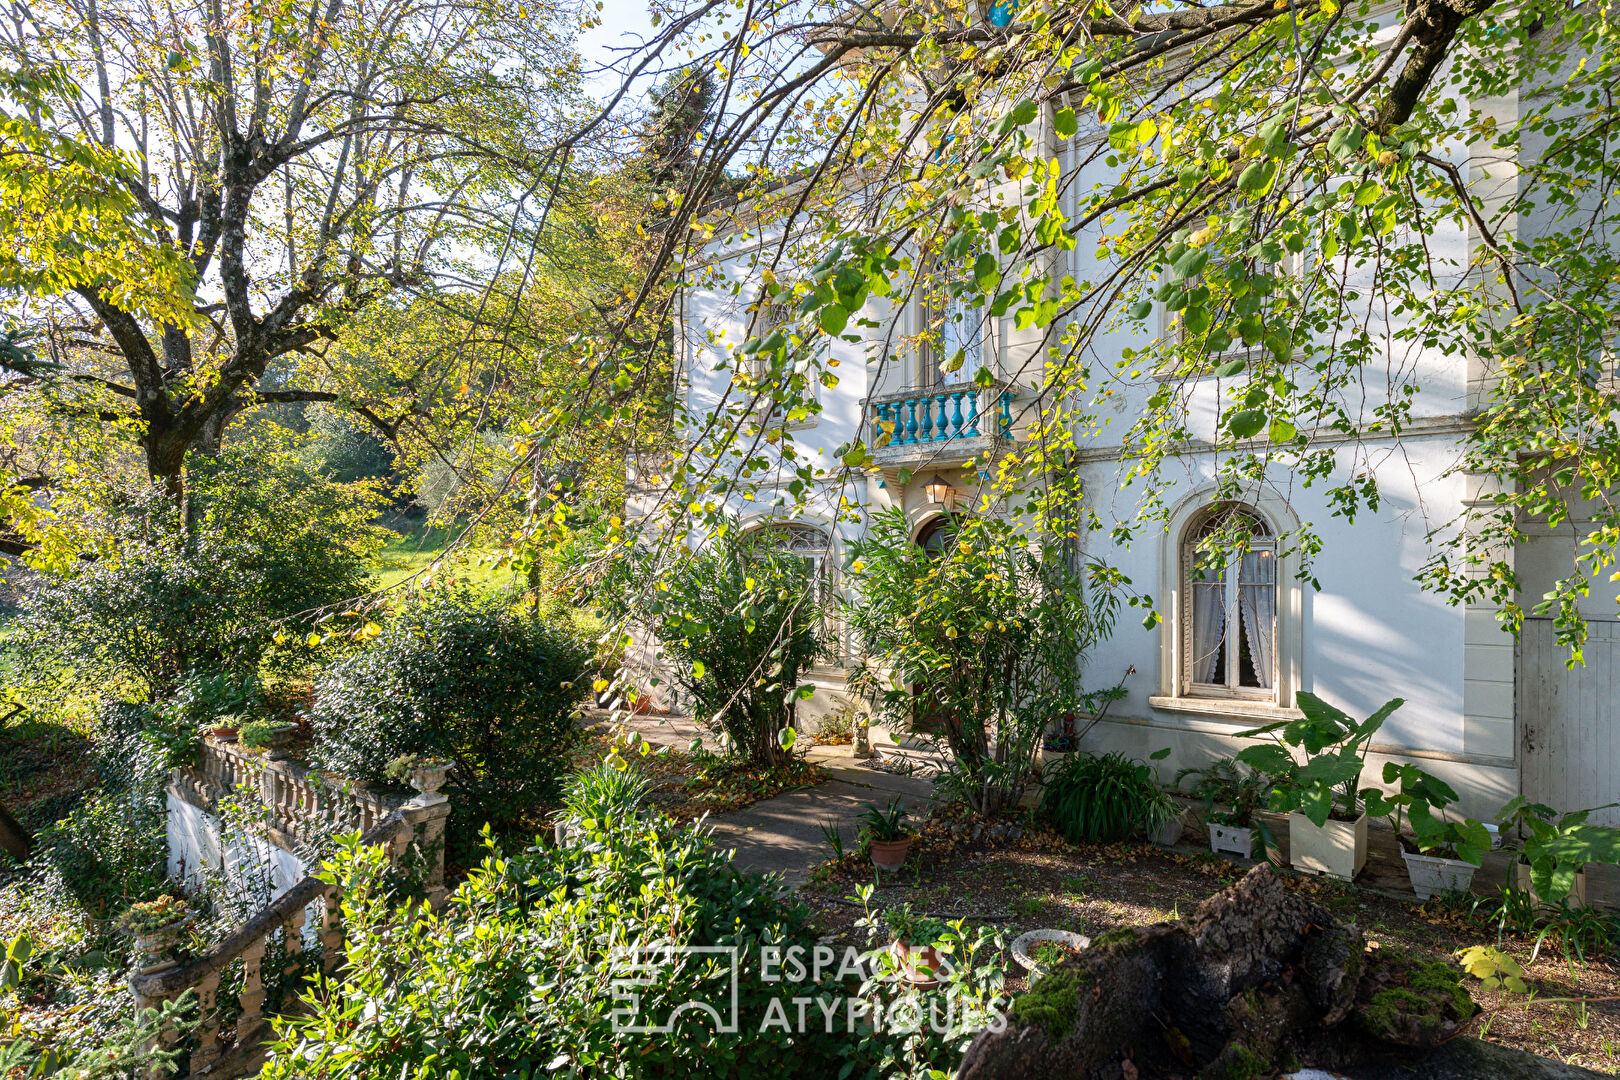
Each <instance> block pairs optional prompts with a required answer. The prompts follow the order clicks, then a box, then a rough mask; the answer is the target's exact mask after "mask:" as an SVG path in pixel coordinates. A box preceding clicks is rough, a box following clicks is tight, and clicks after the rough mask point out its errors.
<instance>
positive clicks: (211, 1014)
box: [191, 971, 219, 1073]
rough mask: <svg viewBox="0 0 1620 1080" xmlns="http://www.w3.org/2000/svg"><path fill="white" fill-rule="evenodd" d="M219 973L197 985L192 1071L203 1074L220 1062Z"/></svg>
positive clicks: (205, 977)
mask: <svg viewBox="0 0 1620 1080" xmlns="http://www.w3.org/2000/svg"><path fill="white" fill-rule="evenodd" d="M218 1003H219V972H217V971H216V972H213V973H212V974H210V975H205V976H203V980H202V981H201V982H199V983H198V984H197V1022H198V1025H199V1026H198V1028H197V1049H196V1050H194V1051H193V1052H192V1054H191V1071H192V1072H194V1073H197V1072H201V1071H202V1070H204V1069H206V1068H208V1066H210V1065H212V1064H213V1063H214V1062H216V1061H218V1060H219V1009H218V1008H217V1006H218Z"/></svg>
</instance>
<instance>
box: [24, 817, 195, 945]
mask: <svg viewBox="0 0 1620 1080" xmlns="http://www.w3.org/2000/svg"><path fill="white" fill-rule="evenodd" d="M37 840H38V843H37V846H36V847H35V849H34V854H33V856H32V858H31V859H30V860H29V867H30V869H31V870H32V871H34V872H35V873H36V874H37V875H38V878H37V881H36V884H35V887H34V890H33V892H32V893H31V896H30V902H31V903H38V904H40V905H42V906H45V907H49V908H50V909H52V910H57V911H64V912H74V913H77V914H79V915H81V916H84V917H88V918H91V919H97V920H101V919H109V918H113V917H116V916H117V915H119V914H121V913H122V912H123V911H124V910H125V909H127V908H128V907H129V906H130V905H131V904H134V903H137V902H139V901H144V900H151V899H153V898H155V897H157V896H160V895H162V894H163V892H164V890H166V889H167V888H168V878H167V876H166V875H167V870H168V857H169V846H168V836H167V832H166V830H165V827H164V816H163V810H162V806H161V804H159V803H155V802H154V800H153V798H152V797H151V795H150V793H148V792H143V791H141V790H139V789H130V790H126V791H115V792H100V793H97V794H95V795H91V796H90V797H88V798H86V799H85V800H84V801H83V802H81V803H80V804H79V805H78V806H76V807H74V808H73V811H72V812H71V813H70V814H68V816H67V817H65V818H63V819H61V820H60V821H58V822H56V823H55V824H54V825H50V826H47V827H46V828H44V829H42V830H41V831H40V833H39V836H38V838H37Z"/></svg>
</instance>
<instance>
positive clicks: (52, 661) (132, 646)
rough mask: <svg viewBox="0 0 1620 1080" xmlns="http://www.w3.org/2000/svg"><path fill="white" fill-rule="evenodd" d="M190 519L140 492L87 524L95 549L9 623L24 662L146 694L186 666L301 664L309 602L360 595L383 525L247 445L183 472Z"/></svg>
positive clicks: (355, 498) (352, 491) (159, 693)
mask: <svg viewBox="0 0 1620 1080" xmlns="http://www.w3.org/2000/svg"><path fill="white" fill-rule="evenodd" d="M188 481H189V483H190V485H191V487H190V492H189V499H190V506H191V518H192V520H191V522H190V524H189V526H187V525H182V523H181V521H180V520H179V516H178V509H177V507H176V506H175V505H174V502H173V500H172V499H170V498H169V497H168V496H166V495H165V494H164V493H162V492H161V491H157V490H153V491H149V492H147V493H146V494H145V495H144V496H143V497H142V498H140V499H138V500H136V501H135V503H134V504H133V506H132V507H130V508H127V509H125V510H123V511H121V512H120V513H119V514H117V515H114V516H112V517H109V518H107V519H105V520H104V521H103V522H102V523H101V526H100V532H101V533H102V536H101V539H100V542H99V544H100V547H101V548H102V550H101V552H100V557H98V558H96V559H94V560H89V561H85V562H82V563H78V564H76V565H75V566H74V569H73V571H72V572H71V573H67V574H61V575H56V576H48V577H44V578H42V579H41V580H40V581H39V582H38V583H37V584H36V585H35V586H34V587H33V588H31V589H30V590H29V591H28V593H27V594H26V596H25V597H24V603H23V613H22V618H21V620H20V624H19V625H20V627H21V630H22V640H23V642H24V644H25V646H26V653H27V655H28V657H29V662H30V666H31V667H33V668H34V669H36V671H39V670H52V671H54V670H56V669H58V668H62V667H66V668H69V669H71V670H72V672H73V674H74V677H75V678H77V679H78V680H79V681H80V682H82V683H85V684H88V685H97V686H106V685H108V684H113V683H117V682H121V681H129V682H132V683H133V684H134V685H135V686H136V687H138V688H139V690H140V691H141V693H142V695H143V696H144V697H145V699H146V700H148V701H156V700H159V699H161V698H165V697H168V696H170V695H171V694H172V693H173V692H174V690H175V689H176V687H177V686H178V684H179V683H180V682H181V680H182V678H183V677H184V676H185V675H186V673H187V672H194V671H208V672H233V673H236V674H238V675H246V674H252V673H254V672H256V671H257V669H258V667H259V665H260V662H261V661H262V660H264V659H266V658H267V654H270V652H271V647H272V643H273V640H274V638H275V636H276V635H277V633H278V629H279V630H280V631H282V632H284V637H285V638H286V639H287V640H288V641H289V642H291V644H289V645H288V646H286V647H285V648H284V649H282V650H280V651H279V652H277V653H276V654H275V658H276V659H277V660H278V661H280V662H285V663H303V662H305V661H307V659H308V653H307V647H306V646H302V645H300V644H298V643H299V642H300V641H301V640H302V638H303V633H302V632H301V628H307V626H308V625H309V621H310V620H311V619H312V618H313V617H314V609H316V608H320V607H323V606H326V605H331V604H335V603H337V602H338V601H341V600H344V599H347V598H349V597H353V596H356V595H359V594H360V593H363V592H364V591H365V590H366V588H367V582H368V580H369V572H368V571H367V569H366V562H367V560H368V559H369V557H370V555H371V553H372V552H373V551H374V550H375V549H376V547H377V546H378V544H380V542H381V536H382V535H383V531H382V530H380V529H377V528H375V527H373V526H371V525H369V524H368V520H369V517H370V515H371V513H372V507H373V504H374V503H375V501H376V500H375V497H374V493H373V492H372V490H371V489H370V488H369V487H366V486H364V485H348V486H345V485H340V484H334V483H332V482H331V481H328V480H324V479H321V478H320V477H319V476H316V475H314V474H312V473H309V472H308V471H306V470H304V469H303V468H302V467H300V466H299V465H298V464H297V462H296V461H295V460H294V459H293V458H292V457H291V456H290V455H289V454H287V453H284V452H279V451H275V450H266V451H264V452H263V453H261V452H259V450H257V449H255V448H254V447H252V446H247V447H240V448H237V449H234V450H228V451H226V452H224V453H222V454H221V455H219V457H218V458H216V459H212V460H209V459H203V461H202V462H200V463H199V465H198V466H197V467H196V468H195V469H193V470H192V471H191V472H190V473H188Z"/></svg>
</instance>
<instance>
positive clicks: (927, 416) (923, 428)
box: [917, 397, 934, 442]
mask: <svg viewBox="0 0 1620 1080" xmlns="http://www.w3.org/2000/svg"><path fill="white" fill-rule="evenodd" d="M920 404H921V405H922V420H921V421H919V422H918V424H917V436H918V438H917V441H918V442H932V441H933V439H934V399H933V398H931V397H925V398H922V399H920Z"/></svg>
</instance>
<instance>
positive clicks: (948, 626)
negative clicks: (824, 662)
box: [846, 508, 1128, 815]
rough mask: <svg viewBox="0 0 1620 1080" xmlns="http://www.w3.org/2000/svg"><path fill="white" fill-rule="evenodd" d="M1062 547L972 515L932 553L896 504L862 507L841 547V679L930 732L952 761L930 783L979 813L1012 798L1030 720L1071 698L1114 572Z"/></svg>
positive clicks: (1037, 728) (1034, 744)
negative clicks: (852, 649) (846, 565)
mask: <svg viewBox="0 0 1620 1080" xmlns="http://www.w3.org/2000/svg"><path fill="white" fill-rule="evenodd" d="M1069 555H1070V553H1069V552H1068V551H1067V550H1065V549H1063V548H1061V547H1057V546H1046V547H1040V548H1039V549H1032V548H1031V539H1030V537H1029V536H1027V535H1024V534H1023V533H1021V532H1020V531H1019V528H1018V526H1016V525H1015V524H1013V523H1012V522H1008V521H1005V520H1002V519H1000V518H996V517H991V516H983V517H970V518H964V519H963V520H961V521H960V523H959V525H958V529H957V533H956V537H955V543H953V544H951V545H949V546H948V547H947V549H946V550H945V552H944V553H942V554H940V555H938V556H934V555H931V554H930V553H929V552H928V551H926V550H924V549H923V548H922V547H920V546H918V545H917V544H916V543H915V542H913V540H912V538H911V523H910V521H909V520H908V519H907V518H906V516H905V514H904V513H903V512H902V511H901V510H899V509H898V508H896V509H892V510H885V511H882V512H880V513H878V514H875V515H873V518H872V524H871V526H870V528H869V529H868V530H867V533H866V536H865V537H864V538H863V539H862V540H861V542H860V543H859V544H858V545H856V548H855V550H854V552H853V554H852V561H851V564H850V572H851V575H852V577H853V580H854V584H855V585H856V587H857V588H858V590H859V599H858V600H856V601H854V602H852V603H850V604H849V605H847V613H846V618H847V620H848V624H849V626H850V629H851V630H853V631H854V633H855V636H856V637H857V639H858V640H859V642H860V649H859V650H858V651H859V653H860V657H861V658H860V660H859V661H858V662H857V663H856V665H855V666H854V667H853V668H852V670H851V677H850V682H851V685H852V686H853V687H855V688H857V689H859V690H860V691H862V692H863V693H865V694H866V695H867V696H868V697H869V698H871V699H872V700H873V701H875V702H876V703H877V705H878V708H879V710H880V712H881V713H882V715H883V717H884V719H885V721H886V722H887V723H888V724H889V726H891V727H897V728H901V729H906V728H913V729H916V728H919V727H920V728H922V729H923V730H924V732H925V733H931V732H930V729H931V730H932V731H937V732H938V733H939V737H940V738H942V739H943V740H944V741H945V742H946V743H947V744H949V746H950V750H951V757H952V760H953V764H952V766H951V771H950V772H948V773H947V774H946V775H945V777H944V781H945V783H944V785H943V786H944V787H945V789H946V791H947V793H948V794H949V795H950V796H951V797H953V798H959V799H961V800H964V801H965V802H966V803H967V804H968V805H969V806H970V807H972V808H973V809H974V810H975V811H977V812H979V813H982V814H986V815H993V814H996V813H998V812H1000V811H1001V810H1002V809H1003V808H1005V807H1008V806H1015V805H1017V802H1018V799H1019V797H1020V796H1021V795H1022V793H1023V789H1024V784H1025V782H1026V780H1027V777H1028V775H1029V769H1030V765H1031V763H1032V762H1033V760H1034V757H1035V753H1036V751H1037V750H1038V749H1039V745H1040V739H1041V736H1042V733H1043V732H1044V731H1045V730H1046V729H1047V727H1048V725H1049V724H1050V723H1051V722H1052V720H1053V719H1054V718H1055V717H1058V716H1061V715H1062V714H1063V713H1064V712H1065V711H1067V710H1070V709H1072V708H1074V706H1075V704H1076V702H1079V701H1081V700H1082V699H1083V696H1084V695H1083V694H1082V692H1081V688H1080V670H1081V664H1082V661H1083V660H1084V657H1085V653H1086V651H1087V649H1089V648H1090V646H1091V644H1092V643H1093V642H1095V641H1096V640H1097V639H1099V638H1100V637H1102V636H1104V635H1106V634H1107V633H1108V631H1109V630H1110V628H1111V627H1112V625H1113V620H1114V615H1115V612H1116V610H1117V607H1118V599H1117V591H1118V589H1119V588H1120V587H1121V586H1124V585H1127V584H1128V582H1126V581H1125V579H1123V578H1121V577H1119V576H1118V575H1117V574H1116V573H1114V572H1113V571H1111V570H1109V569H1108V568H1106V567H1104V566H1102V565H1100V564H1092V565H1091V566H1089V567H1088V568H1087V569H1086V571H1085V573H1084V575H1082V574H1081V573H1079V572H1077V571H1076V570H1075V569H1074V568H1073V566H1072V565H1071V563H1072V560H1071V558H1070V557H1069Z"/></svg>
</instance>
